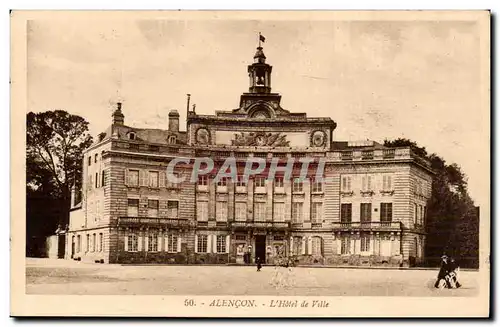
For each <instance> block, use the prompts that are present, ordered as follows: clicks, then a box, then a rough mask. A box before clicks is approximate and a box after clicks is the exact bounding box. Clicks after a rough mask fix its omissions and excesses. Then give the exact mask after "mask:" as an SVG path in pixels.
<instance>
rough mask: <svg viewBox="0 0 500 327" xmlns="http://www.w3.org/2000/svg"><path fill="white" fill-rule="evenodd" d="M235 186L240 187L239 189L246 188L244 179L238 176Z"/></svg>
mask: <svg viewBox="0 0 500 327" xmlns="http://www.w3.org/2000/svg"><path fill="white" fill-rule="evenodd" d="M236 186H240V187H246V186H247V183H246V182H245V179H244V178H243V176H238V180H237V182H236Z"/></svg>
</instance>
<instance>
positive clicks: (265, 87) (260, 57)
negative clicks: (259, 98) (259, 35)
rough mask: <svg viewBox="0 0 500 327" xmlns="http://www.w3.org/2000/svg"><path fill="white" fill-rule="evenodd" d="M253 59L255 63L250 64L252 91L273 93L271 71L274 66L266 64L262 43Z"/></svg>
mask: <svg viewBox="0 0 500 327" xmlns="http://www.w3.org/2000/svg"><path fill="white" fill-rule="evenodd" d="M253 59H254V63H253V64H251V65H249V66H248V76H249V78H250V89H249V91H250V93H271V72H272V70H273V67H272V66H271V65H269V64H266V55H265V54H264V51H263V48H262V47H261V46H260V44H259V47H258V48H257V52H255V55H254V56H253Z"/></svg>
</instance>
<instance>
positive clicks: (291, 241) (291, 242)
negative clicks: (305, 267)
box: [290, 236, 298, 255]
mask: <svg viewBox="0 0 500 327" xmlns="http://www.w3.org/2000/svg"><path fill="white" fill-rule="evenodd" d="M290 254H291V255H293V236H292V237H290ZM297 254H298V253H297Z"/></svg>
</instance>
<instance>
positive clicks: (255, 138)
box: [231, 132, 290, 147]
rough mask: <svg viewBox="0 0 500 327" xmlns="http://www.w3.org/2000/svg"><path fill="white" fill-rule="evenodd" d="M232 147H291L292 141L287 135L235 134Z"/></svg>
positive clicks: (264, 133) (262, 133)
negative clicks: (287, 138) (288, 139)
mask: <svg viewBox="0 0 500 327" xmlns="http://www.w3.org/2000/svg"><path fill="white" fill-rule="evenodd" d="M231 145H236V146H273V147H276V146H290V141H287V140H286V135H283V134H281V133H266V132H257V133H256V132H250V133H244V132H240V133H237V134H234V139H233V140H232V141H231Z"/></svg>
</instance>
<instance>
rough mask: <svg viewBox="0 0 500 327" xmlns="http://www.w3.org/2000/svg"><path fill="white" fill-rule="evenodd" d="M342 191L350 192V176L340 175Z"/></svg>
mask: <svg viewBox="0 0 500 327" xmlns="http://www.w3.org/2000/svg"><path fill="white" fill-rule="evenodd" d="M342 192H351V176H343V177H342Z"/></svg>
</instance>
